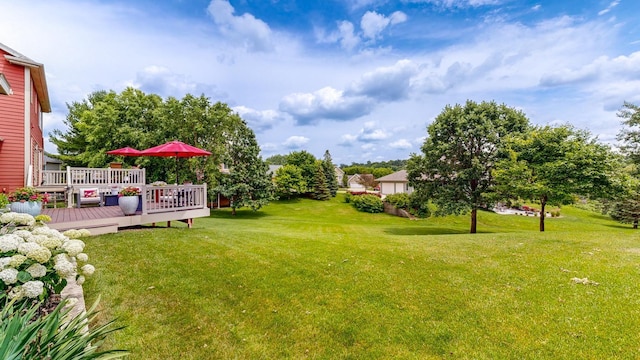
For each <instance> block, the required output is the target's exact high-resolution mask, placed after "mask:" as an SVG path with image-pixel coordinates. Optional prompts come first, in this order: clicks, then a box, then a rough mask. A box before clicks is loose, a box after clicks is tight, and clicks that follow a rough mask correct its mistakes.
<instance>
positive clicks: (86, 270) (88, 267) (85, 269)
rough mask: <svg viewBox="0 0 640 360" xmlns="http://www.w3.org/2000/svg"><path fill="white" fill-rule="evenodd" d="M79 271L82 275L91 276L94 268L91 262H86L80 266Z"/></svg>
mask: <svg viewBox="0 0 640 360" xmlns="http://www.w3.org/2000/svg"><path fill="white" fill-rule="evenodd" d="M80 271H82V273H83V274H84V275H87V276H91V275H93V273H94V272H95V271H96V268H95V267H94V266H93V265H91V264H86V265H84V266H83V267H81V268H80Z"/></svg>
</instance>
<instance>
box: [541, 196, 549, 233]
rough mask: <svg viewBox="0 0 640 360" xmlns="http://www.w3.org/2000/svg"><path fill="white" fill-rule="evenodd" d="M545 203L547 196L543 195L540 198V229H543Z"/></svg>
mask: <svg viewBox="0 0 640 360" xmlns="http://www.w3.org/2000/svg"><path fill="white" fill-rule="evenodd" d="M545 205H547V197H546V196H543V197H542V199H540V231H544V214H545V211H544V206H545Z"/></svg>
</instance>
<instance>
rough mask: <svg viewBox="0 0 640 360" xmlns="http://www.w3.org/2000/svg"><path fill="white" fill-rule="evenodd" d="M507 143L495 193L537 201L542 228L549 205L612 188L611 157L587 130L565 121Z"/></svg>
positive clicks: (532, 130) (612, 169)
mask: <svg viewBox="0 0 640 360" xmlns="http://www.w3.org/2000/svg"><path fill="white" fill-rule="evenodd" d="M505 143H506V146H505V148H504V150H505V154H506V157H505V158H504V159H502V160H501V161H499V162H498V163H497V164H496V168H495V171H494V176H495V179H496V182H497V183H498V186H497V187H496V189H497V192H498V193H499V194H501V195H502V196H503V197H519V198H523V199H530V200H536V201H538V202H539V204H540V206H541V211H540V231H544V219H545V207H546V205H547V204H549V205H562V204H569V203H571V202H573V200H574V199H575V196H576V195H585V196H595V197H600V196H604V195H606V194H607V193H608V191H609V190H611V189H612V184H613V182H612V177H613V175H614V174H613V171H614V169H616V164H617V162H616V160H615V157H614V156H613V154H612V153H611V151H610V149H609V148H608V147H607V146H605V145H602V144H599V143H598V142H597V141H596V139H592V138H591V135H590V134H589V132H588V131H584V130H577V129H574V128H573V127H571V126H567V125H565V126H558V127H550V126H544V127H534V128H532V129H531V130H530V131H527V132H525V133H521V134H514V135H513V136H510V137H509V138H508V139H507V141H506V142H505Z"/></svg>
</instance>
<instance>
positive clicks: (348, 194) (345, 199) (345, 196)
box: [344, 193, 351, 204]
mask: <svg viewBox="0 0 640 360" xmlns="http://www.w3.org/2000/svg"><path fill="white" fill-rule="evenodd" d="M344 202H346V203H347V204H348V203H350V202H351V194H350V193H346V194H344Z"/></svg>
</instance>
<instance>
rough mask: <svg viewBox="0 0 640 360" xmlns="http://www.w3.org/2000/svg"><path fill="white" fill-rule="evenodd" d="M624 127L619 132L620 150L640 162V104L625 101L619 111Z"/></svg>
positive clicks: (637, 162) (635, 161)
mask: <svg viewBox="0 0 640 360" xmlns="http://www.w3.org/2000/svg"><path fill="white" fill-rule="evenodd" d="M618 117H620V118H622V119H623V120H622V125H623V128H622V130H620V132H619V133H618V141H621V142H622V143H621V144H620V150H622V152H623V153H624V154H626V155H627V156H629V158H630V159H631V160H632V161H633V162H634V163H635V164H640V106H638V105H634V104H632V103H628V102H625V103H624V105H623V106H622V109H621V110H620V111H619V112H618Z"/></svg>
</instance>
